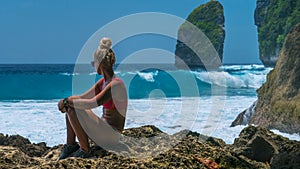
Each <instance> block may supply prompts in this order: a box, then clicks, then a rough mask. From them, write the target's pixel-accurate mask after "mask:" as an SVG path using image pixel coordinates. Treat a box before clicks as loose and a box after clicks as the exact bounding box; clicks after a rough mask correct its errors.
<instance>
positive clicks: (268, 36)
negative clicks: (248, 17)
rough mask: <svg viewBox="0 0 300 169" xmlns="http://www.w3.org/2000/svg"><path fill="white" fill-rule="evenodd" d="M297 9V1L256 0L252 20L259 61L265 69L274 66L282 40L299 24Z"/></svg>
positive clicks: (299, 6) (299, 17)
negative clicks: (255, 31)
mask: <svg viewBox="0 0 300 169" xmlns="http://www.w3.org/2000/svg"><path fill="white" fill-rule="evenodd" d="M299 9H300V2H299V1H297V0H257V2H256V9H255V14H254V19H255V24H256V25H257V30H258V42H259V54H260V60H261V61H262V63H263V64H264V65H265V66H266V67H273V66H275V64H276V62H277V60H278V57H279V52H280V50H281V48H282V46H283V42H284V39H285V38H286V36H287V34H288V33H289V32H290V30H291V29H292V27H294V26H295V25H296V24H297V23H299V22H300V13H299Z"/></svg>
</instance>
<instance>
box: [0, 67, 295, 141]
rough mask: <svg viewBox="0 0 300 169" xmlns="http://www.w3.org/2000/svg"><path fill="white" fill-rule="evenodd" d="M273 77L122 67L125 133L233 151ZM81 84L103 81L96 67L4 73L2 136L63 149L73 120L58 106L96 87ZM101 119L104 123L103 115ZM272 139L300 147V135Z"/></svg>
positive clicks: (225, 70) (224, 70) (254, 71)
mask: <svg viewBox="0 0 300 169" xmlns="http://www.w3.org/2000/svg"><path fill="white" fill-rule="evenodd" d="M271 69H272V68H265V67H264V66H263V65H224V66H222V67H220V68H219V69H218V70H216V71H210V72H207V71H205V70H201V69H193V70H177V69H176V68H175V67H174V66H173V65H146V66H145V65H116V67H115V70H116V71H115V73H116V76H117V77H119V78H121V79H123V80H124V82H125V85H126V88H127V92H128V97H129V106H128V112H127V115H126V124H125V128H130V127H138V126H142V125H149V124H151V125H155V126H157V127H159V128H160V129H161V130H163V131H164V132H167V133H169V134H173V133H175V132H178V131H180V130H183V129H189V130H192V131H197V132H199V133H203V134H206V135H210V136H214V137H218V138H221V139H223V140H224V141H225V142H226V143H233V141H234V138H236V137H238V135H239V132H240V131H241V130H242V129H243V128H244V127H245V126H237V127H229V126H230V124H231V122H232V121H233V120H234V119H235V117H236V116H237V115H238V114H239V113H240V112H242V111H243V110H245V109H247V108H248V107H250V106H251V105H252V103H253V102H254V101H256V99H257V94H256V90H257V89H258V88H259V87H260V86H261V85H262V84H263V83H264V82H265V80H266V75H267V74H268V72H269V71H271ZM79 70H80V71H79ZM83 70H84V71H83ZM78 78H81V79H85V78H88V79H92V81H93V82H95V81H97V80H98V79H99V78H101V76H99V75H96V72H95V70H94V69H93V68H92V67H91V65H79V66H78V65H76V66H75V65H72V64H49V65H48V64H24V65H22V64H3V65H0V83H1V88H0V133H4V134H10V135H11V134H20V135H22V136H25V137H27V138H29V139H30V140H31V141H32V142H46V143H47V144H48V145H49V146H53V145H56V144H63V143H64V142H65V138H66V127H65V117H64V116H65V115H64V114H62V113H60V112H59V111H58V109H57V102H58V101H59V99H61V98H64V97H68V96H70V95H73V94H80V92H79V91H84V90H87V89H88V87H89V84H90V82H87V83H85V80H81V81H80V83H78V82H76V79H78ZM75 82H76V83H75ZM80 84H82V86H81V89H80V90H79V91H78V90H76V85H80ZM93 111H94V112H95V113H96V114H98V115H99V116H100V115H101V107H99V108H95V109H93ZM272 131H274V132H275V133H278V134H281V135H284V136H286V137H288V138H290V139H293V140H300V136H299V135H297V134H285V133H281V132H279V131H277V130H272Z"/></svg>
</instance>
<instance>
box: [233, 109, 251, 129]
mask: <svg viewBox="0 0 300 169" xmlns="http://www.w3.org/2000/svg"><path fill="white" fill-rule="evenodd" d="M246 111H247V110H244V111H243V112H242V113H240V114H239V115H238V116H237V117H236V118H235V120H234V121H233V122H232V123H231V125H230V127H235V126H238V125H244V124H243V121H244V115H245V113H246Z"/></svg>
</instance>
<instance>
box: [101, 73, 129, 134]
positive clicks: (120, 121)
mask: <svg viewBox="0 0 300 169" xmlns="http://www.w3.org/2000/svg"><path fill="white" fill-rule="evenodd" d="M113 80H117V81H119V82H121V83H122V87H121V88H120V91H118V92H120V95H125V96H126V97H125V98H123V99H118V98H111V99H109V100H108V101H107V102H105V103H104V104H103V114H102V117H101V119H103V120H104V121H106V122H107V123H108V124H109V125H111V126H112V127H113V128H114V129H116V130H118V131H119V132H122V130H123V129H124V125H125V116H126V109H127V103H128V101H127V93H126V88H125V85H124V82H123V81H122V80H121V79H119V78H113ZM109 83H110V81H108V82H107V84H109ZM107 84H105V82H104V78H103V79H102V80H101V82H100V86H101V90H102V89H104V87H105V86H106V85H107ZM101 90H100V91H101ZM121 113H122V114H121Z"/></svg>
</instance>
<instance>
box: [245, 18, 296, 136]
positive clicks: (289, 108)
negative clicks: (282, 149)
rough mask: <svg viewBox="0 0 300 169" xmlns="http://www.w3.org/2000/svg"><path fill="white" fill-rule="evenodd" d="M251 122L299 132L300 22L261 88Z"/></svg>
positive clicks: (292, 31)
mask: <svg viewBox="0 0 300 169" xmlns="http://www.w3.org/2000/svg"><path fill="white" fill-rule="evenodd" d="M249 124H256V125H260V126H264V127H267V128H275V129H278V130H280V131H282V132H288V133H299V132H300V23H299V24H297V25H296V26H295V27H294V28H293V29H292V30H291V32H290V33H289V34H288V35H287V37H286V40H285V43H284V45H283V48H282V50H281V52H280V56H279V59H278V62H277V64H276V66H275V68H274V69H273V70H272V71H271V72H270V73H269V74H268V75H267V81H266V83H265V84H263V85H262V87H261V88H259V89H258V102H257V105H256V108H255V113H254V114H253V116H252V117H251V119H250V121H249Z"/></svg>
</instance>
